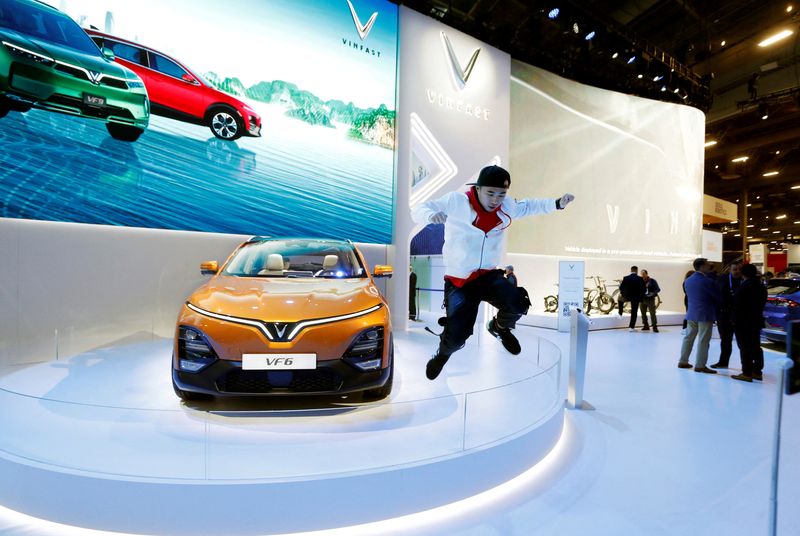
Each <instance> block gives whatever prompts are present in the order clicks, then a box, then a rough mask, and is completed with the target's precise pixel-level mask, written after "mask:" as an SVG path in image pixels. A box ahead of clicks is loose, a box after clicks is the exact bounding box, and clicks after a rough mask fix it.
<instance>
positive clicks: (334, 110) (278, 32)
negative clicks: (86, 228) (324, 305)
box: [0, 0, 398, 244]
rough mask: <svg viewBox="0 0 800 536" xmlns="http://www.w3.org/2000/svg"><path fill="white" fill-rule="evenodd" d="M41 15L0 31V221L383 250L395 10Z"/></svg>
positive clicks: (352, 2)
mask: <svg viewBox="0 0 800 536" xmlns="http://www.w3.org/2000/svg"><path fill="white" fill-rule="evenodd" d="M47 3H48V4H50V5H52V6H53V8H52V9H51V8H49V7H47V6H46V5H44V4H39V3H37V2H19V3H17V2H16V1H15V2H13V3H12V5H13V7H12V8H11V10H10V12H8V13H3V14H2V17H0V34H2V37H3V45H2V46H0V93H2V94H4V95H6V98H1V99H0V125H2V128H0V168H1V169H2V171H0V191H2V192H3V195H2V197H0V217H7V218H23V219H33V220H48V221H62V222H82V223H92V224H106V225H116V226H132V227H144V228H155V229H176V230H189V231H204V232H220V233H235V234H245V235H249V234H260V235H270V236H287V235H290V236H298V235H312V236H322V237H336V238H348V239H352V240H354V241H359V242H369V243H380V244H387V243H390V242H391V237H392V219H393V206H394V203H393V193H394V192H393V188H394V146H395V113H396V112H395V110H396V106H395V94H396V83H395V82H396V70H397V69H396V67H397V64H396V62H397V25H398V8H397V6H396V5H395V4H392V3H390V2H389V1H387V0H335V1H329V0H270V1H262V0H230V1H226V2H219V1H211V0H192V1H190V0H140V1H137V2H129V1H126V0H48V1H47ZM7 73H12V75H11V76H8V75H7Z"/></svg>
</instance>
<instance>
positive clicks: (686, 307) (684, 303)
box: [681, 270, 694, 335]
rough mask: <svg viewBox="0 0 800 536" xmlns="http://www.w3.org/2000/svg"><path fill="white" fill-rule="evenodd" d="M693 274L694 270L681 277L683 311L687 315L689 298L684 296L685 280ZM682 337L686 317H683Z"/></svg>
mask: <svg viewBox="0 0 800 536" xmlns="http://www.w3.org/2000/svg"><path fill="white" fill-rule="evenodd" d="M693 273H694V270H689V271H688V272H686V274H685V275H684V276H683V283H682V284H681V287H683V309H684V310H685V311H686V312H687V313H688V312H689V296H688V295H687V294H686V280H687V279H689V277H691V275H692V274H693ZM682 331H683V335H686V315H683V330H682Z"/></svg>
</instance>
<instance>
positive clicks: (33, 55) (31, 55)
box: [3, 41, 56, 66]
mask: <svg viewBox="0 0 800 536" xmlns="http://www.w3.org/2000/svg"><path fill="white" fill-rule="evenodd" d="M3 44H4V45H5V47H6V48H7V49H8V50H9V51H10V52H11V53H12V54H14V55H15V56H20V57H23V58H27V59H29V60H33V61H35V62H38V63H41V64H43V65H47V66H50V65H55V63H56V60H54V59H53V58H51V57H50V56H45V55H44V54H39V53H38V52H34V51H32V50H28V49H27V48H23V47H21V46H19V45H15V44H13V43H9V42H8V41H3Z"/></svg>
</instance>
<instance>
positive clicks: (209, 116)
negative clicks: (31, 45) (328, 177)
mask: <svg viewBox="0 0 800 536" xmlns="http://www.w3.org/2000/svg"><path fill="white" fill-rule="evenodd" d="M86 33H88V34H89V35H90V36H91V38H92V39H93V40H94V42H95V43H97V46H99V47H103V48H107V49H110V50H112V51H113V52H114V55H115V58H116V61H117V62H118V63H119V64H120V65H124V66H125V67H127V68H129V69H131V70H132V71H134V72H135V73H136V74H138V75H139V76H140V77H141V78H142V80H143V81H144V85H145V87H147V93H148V95H149V96H150V104H151V106H152V111H153V113H154V114H156V115H163V116H165V117H169V118H172V119H177V120H179V121H186V122H189V123H194V124H198V125H204V126H207V127H208V128H210V129H211V132H213V133H214V136H216V137H218V138H220V139H223V140H235V139H237V138H240V137H242V136H254V137H258V136H261V116H259V115H258V113H256V111H255V110H253V109H252V108H251V107H250V106H249V105H247V104H246V103H244V102H242V101H241V100H239V99H237V98H236V97H234V96H233V95H229V94H228V93H225V92H223V91H220V90H218V89H217V88H215V87H213V86H212V85H211V84H210V83H209V82H208V81H207V80H205V79H204V78H203V77H202V76H200V75H198V74H197V73H195V72H193V71H192V70H191V69H189V68H188V67H187V66H186V65H184V64H183V63H181V62H179V61H178V60H176V59H175V58H171V57H169V56H167V55H166V54H164V53H162V52H158V51H157V50H154V49H152V48H149V47H146V46H143V45H141V44H139V43H134V42H132V41H128V40H125V39H122V38H120V37H115V36H113V35H108V34H105V33H102V32H99V31H97V30H94V29H86Z"/></svg>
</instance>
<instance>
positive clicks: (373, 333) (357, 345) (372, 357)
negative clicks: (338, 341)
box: [342, 326, 383, 372]
mask: <svg viewBox="0 0 800 536" xmlns="http://www.w3.org/2000/svg"><path fill="white" fill-rule="evenodd" d="M382 358H383V326H378V327H373V328H369V329H367V330H364V331H362V332H361V334H359V336H358V337H356V340H355V341H354V342H353V344H352V345H350V348H348V349H347V352H345V354H344V355H343V356H342V359H343V360H344V361H345V362H346V363H348V364H349V365H352V366H354V367H356V368H357V369H359V370H361V371H364V372H366V371H369V370H377V369H379V368H381V360H382Z"/></svg>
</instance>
